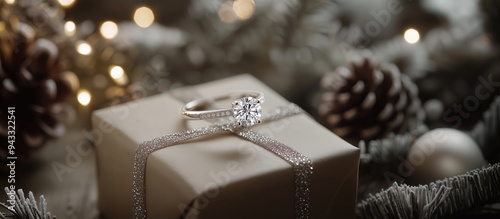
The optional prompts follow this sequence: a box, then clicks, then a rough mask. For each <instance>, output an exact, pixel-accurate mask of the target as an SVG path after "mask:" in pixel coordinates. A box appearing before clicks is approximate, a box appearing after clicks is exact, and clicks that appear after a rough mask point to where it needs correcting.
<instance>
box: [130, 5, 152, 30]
mask: <svg viewBox="0 0 500 219" xmlns="http://www.w3.org/2000/svg"><path fill="white" fill-rule="evenodd" d="M154 20H155V15H154V13H153V11H152V10H151V9H149V8H148V7H140V8H138V9H137V10H135V12H134V21H135V23H136V24H137V25H138V26H139V27H142V28H146V27H149V26H151V24H153V22H154Z"/></svg>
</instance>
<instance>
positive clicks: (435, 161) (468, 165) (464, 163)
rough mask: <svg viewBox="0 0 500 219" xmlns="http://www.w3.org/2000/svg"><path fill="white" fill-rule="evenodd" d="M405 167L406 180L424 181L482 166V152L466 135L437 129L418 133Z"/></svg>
mask: <svg viewBox="0 0 500 219" xmlns="http://www.w3.org/2000/svg"><path fill="white" fill-rule="evenodd" d="M406 161H407V166H408V167H407V168H408V169H409V170H410V171H411V172H412V173H411V174H410V175H409V177H410V181H411V182H413V183H415V184H418V183H420V184H425V183H429V182H432V181H435V180H439V179H444V178H446V177H451V176H455V175H460V174H463V173H465V172H467V171H469V170H472V169H475V168H479V167H481V166H484V165H486V161H485V160H484V158H483V154H482V152H481V150H480V148H479V147H478V145H477V144H476V142H474V140H473V139H472V138H471V137H469V136H468V135H467V134H465V133H463V132H461V131H458V130H456V129H450V128H438V129H434V130H431V131H429V132H427V133H425V134H424V135H422V136H420V138H418V139H417V140H416V141H415V143H414V144H413V145H412V146H411V148H410V150H409V152H408V157H407V160H406Z"/></svg>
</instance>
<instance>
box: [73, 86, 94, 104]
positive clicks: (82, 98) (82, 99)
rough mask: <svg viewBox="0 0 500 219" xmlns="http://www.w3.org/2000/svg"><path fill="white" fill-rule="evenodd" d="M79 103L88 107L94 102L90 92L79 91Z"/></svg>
mask: <svg viewBox="0 0 500 219" xmlns="http://www.w3.org/2000/svg"><path fill="white" fill-rule="evenodd" d="M77 99H78V103H80V104H81V105H82V106H88V105H89V104H90V101H91V100H92V96H91V95H90V92H89V91H87V90H85V89H82V90H80V91H78V95H77Z"/></svg>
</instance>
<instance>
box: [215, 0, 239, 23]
mask: <svg viewBox="0 0 500 219" xmlns="http://www.w3.org/2000/svg"><path fill="white" fill-rule="evenodd" d="M218 14H219V19H220V20H221V21H222V22H224V23H232V22H234V21H235V20H236V15H235V14H234V11H233V1H227V2H225V3H224V4H222V5H221V6H220V8H219V13H218Z"/></svg>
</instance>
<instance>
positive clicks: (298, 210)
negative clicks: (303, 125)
mask: <svg viewBox="0 0 500 219" xmlns="http://www.w3.org/2000/svg"><path fill="white" fill-rule="evenodd" d="M302 112H303V111H302V109H300V107H298V106H297V105H295V104H289V105H287V106H285V107H279V108H276V109H275V110H273V111H272V112H271V113H270V114H269V115H268V116H266V117H264V118H263V119H262V122H263V123H265V122H270V121H276V120H280V119H283V118H286V117H289V116H293V115H297V114H300V113H302ZM224 131H230V132H232V133H234V134H236V135H238V136H240V137H242V138H244V139H246V140H249V141H251V142H252V143H254V144H256V145H259V146H261V147H263V148H265V149H267V150H268V151H271V152H272V153H274V154H275V155H277V156H278V157H280V158H282V159H283V160H285V161H287V162H288V163H290V164H291V165H292V166H293V172H294V177H295V216H296V218H308V217H309V193H310V190H309V187H310V183H311V176H312V173H313V163H312V161H311V159H309V158H308V157H307V156H305V155H303V154H301V153H299V152H297V151H295V150H294V149H293V148H291V147H288V146H286V145H285V144H283V143H280V142H278V141H276V140H274V139H271V138H269V137H267V136H264V135H262V134H260V133H257V132H255V131H252V130H251V129H248V128H240V127H238V126H237V125H236V124H234V122H224V123H222V124H217V125H212V126H208V127H204V128H199V129H193V130H189V131H185V132H179V133H174V134H169V135H164V136H161V137H157V138H153V139H151V140H148V141H145V142H143V143H141V144H140V145H139V147H138V148H137V150H136V152H135V159H134V172H133V177H134V178H133V189H132V190H133V191H132V192H133V195H132V198H133V200H132V202H133V213H134V218H140V219H145V218H146V185H145V173H146V162H147V158H148V156H149V155H150V154H151V153H153V152H154V151H156V150H159V149H162V148H165V147H169V146H173V145H176V144H179V143H181V142H184V141H187V140H190V139H193V138H198V137H202V136H206V135H210V134H215V133H220V132H224Z"/></svg>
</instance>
